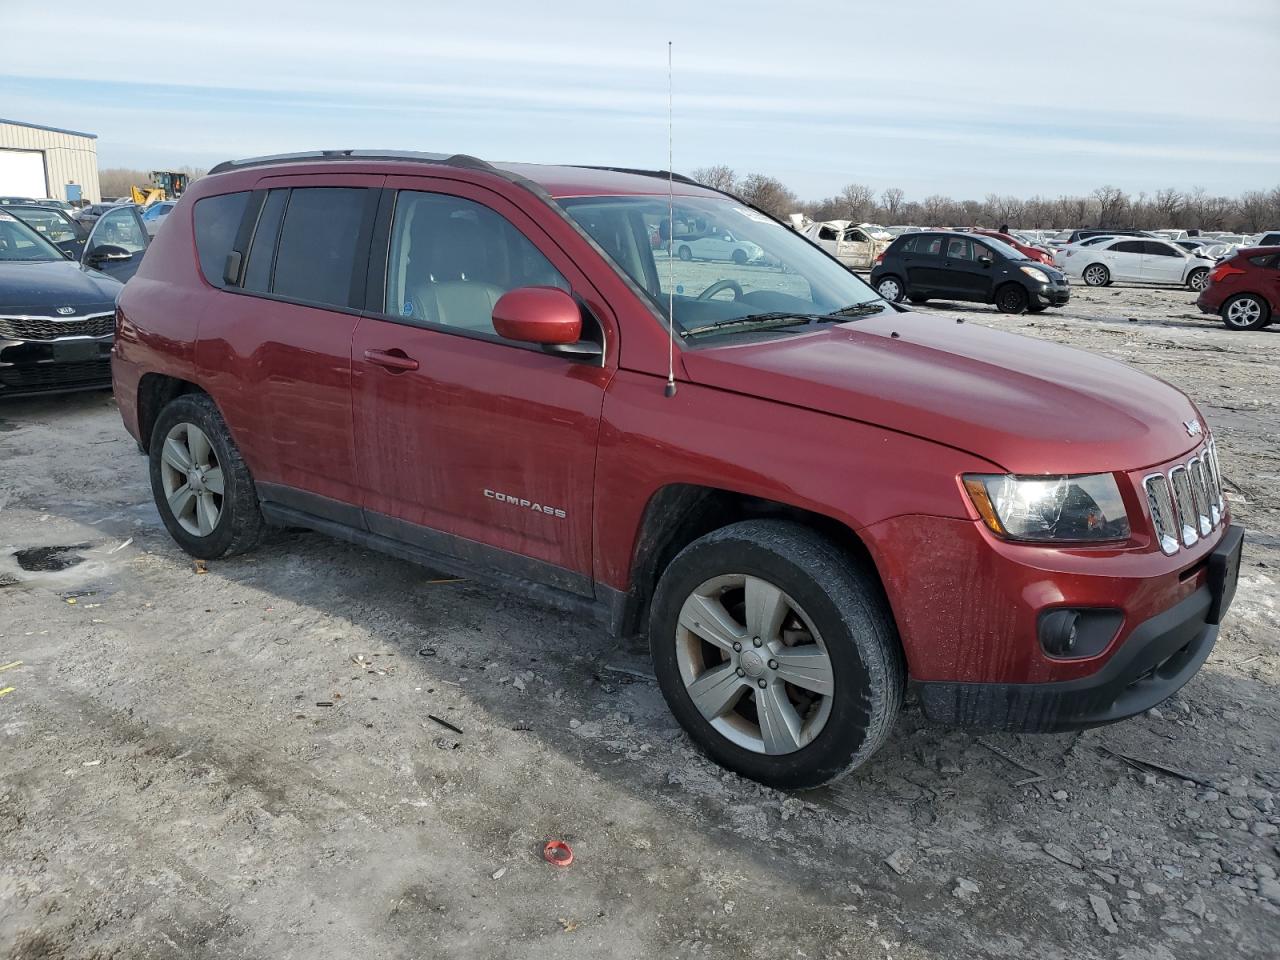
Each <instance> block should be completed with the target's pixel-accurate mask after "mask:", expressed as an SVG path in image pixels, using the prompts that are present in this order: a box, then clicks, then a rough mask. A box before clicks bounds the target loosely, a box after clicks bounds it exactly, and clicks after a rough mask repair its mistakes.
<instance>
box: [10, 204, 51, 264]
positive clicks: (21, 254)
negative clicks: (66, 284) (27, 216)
mask: <svg viewBox="0 0 1280 960" xmlns="http://www.w3.org/2000/svg"><path fill="white" fill-rule="evenodd" d="M61 259H63V256H62V251H60V250H59V249H58V248H57V247H55V246H53V245H52V244H50V243H49V242H48V241H47V240H45V239H43V238H42V237H41V236H40V234H38V233H36V232H35V231H34V230H32V229H31V228H30V227H29V226H27V225H26V224H25V223H23V222H22V221H20V220H18V219H16V218H15V217H11V216H10V215H9V214H7V213H0V261H4V260H61Z"/></svg>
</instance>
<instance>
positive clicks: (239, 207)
mask: <svg viewBox="0 0 1280 960" xmlns="http://www.w3.org/2000/svg"><path fill="white" fill-rule="evenodd" d="M248 202H249V193H248V191H245V192H244V193H225V194H223V195H221V196H218V197H205V198H204V199H203V200H198V201H197V202H196V206H195V210H194V212H193V213H192V218H193V219H194V221H195V231H196V252H197V253H198V254H199V256H200V272H201V273H203V274H204V278H205V279H206V280H208V281H209V282H210V283H211V284H213V285H214V286H215V287H225V286H226V285H227V284H226V281H225V280H224V279H223V273H224V269H225V267H226V264H227V254H229V253H230V252H231V247H232V245H233V244H234V243H235V242H236V231H238V230H239V229H240V218H241V217H243V216H244V208H245V204H247V203H248Z"/></svg>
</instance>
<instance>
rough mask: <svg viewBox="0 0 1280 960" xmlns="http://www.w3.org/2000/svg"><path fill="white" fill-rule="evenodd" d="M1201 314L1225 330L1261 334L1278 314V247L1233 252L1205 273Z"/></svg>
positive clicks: (1279, 266)
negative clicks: (1219, 321)
mask: <svg viewBox="0 0 1280 960" xmlns="http://www.w3.org/2000/svg"><path fill="white" fill-rule="evenodd" d="M1196 306H1197V307H1199V308H1200V312H1201V313H1216V314H1217V315H1218V316H1220V317H1221V318H1222V322H1223V323H1224V324H1225V325H1226V327H1227V329H1228V330H1261V329H1262V328H1263V327H1266V326H1269V325H1270V324H1271V321H1272V320H1274V319H1275V315H1276V312H1277V311H1280V247H1251V248H1248V249H1245V250H1240V251H1237V253H1236V255H1235V256H1233V257H1231V259H1229V260H1223V261H1222V263H1220V264H1218V265H1217V266H1216V267H1214V268H1213V270H1212V271H1211V272H1210V273H1209V285H1208V286H1206V287H1205V288H1204V289H1203V290H1202V291H1200V296H1199V298H1198V299H1197V300H1196Z"/></svg>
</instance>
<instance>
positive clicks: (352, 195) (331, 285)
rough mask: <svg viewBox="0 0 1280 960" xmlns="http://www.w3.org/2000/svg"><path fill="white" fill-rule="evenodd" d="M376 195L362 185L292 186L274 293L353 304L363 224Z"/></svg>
mask: <svg viewBox="0 0 1280 960" xmlns="http://www.w3.org/2000/svg"><path fill="white" fill-rule="evenodd" d="M371 195H372V194H371V191H369V190H367V189H365V188H363V187H306V188H302V189H295V190H291V191H290V193H289V203H288V206H287V207H286V208H285V214H284V223H283V225H282V226H281V228H280V243H279V247H278V249H277V250H276V263H275V271H274V272H273V274H272V278H271V292H272V293H274V294H275V295H276V296H280V297H286V298H288V299H290V300H301V301H303V302H306V303H315V304H323V305H326V306H334V307H350V306H352V305H353V304H352V299H351V287H352V278H353V276H354V274H355V268H356V258H357V255H358V253H359V250H358V248H359V246H360V237H361V234H362V232H363V231H362V230H361V224H362V223H363V221H364V215H365V210H366V207H367V206H368V204H369V200H370V197H371Z"/></svg>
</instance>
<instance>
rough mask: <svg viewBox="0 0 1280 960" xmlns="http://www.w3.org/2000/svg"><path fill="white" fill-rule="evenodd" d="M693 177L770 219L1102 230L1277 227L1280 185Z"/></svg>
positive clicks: (719, 171)
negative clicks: (820, 182)
mask: <svg viewBox="0 0 1280 960" xmlns="http://www.w3.org/2000/svg"><path fill="white" fill-rule="evenodd" d="M690 176H691V177H692V178H693V179H694V180H696V181H698V183H701V184H704V185H706V186H708V187H713V188H715V189H717V190H723V191H725V192H726V193H731V194H733V195H734V196H736V197H740V198H741V199H742V200H745V201H746V202H747V203H750V204H753V205H755V206H757V207H759V208H760V209H761V210H764V211H766V212H767V213H771V214H773V215H774V216H775V217H779V218H782V219H785V218H786V216H787V215H788V214H791V213H804V214H807V215H808V216H810V217H812V218H813V219H814V220H853V221H855V222H858V223H863V222H872V223H881V224H886V225H888V224H903V223H906V224H914V225H917V226H921V227H948V226H979V225H981V226H988V227H998V226H1000V225H1001V224H1009V225H1010V226H1013V227H1015V228H1020V229H1024V230H1033V229H1037V228H1047V227H1063V228H1067V227H1073V228H1074V227H1102V228H1104V229H1131V230H1151V229H1158V228H1161V227H1176V228H1180V229H1184V230H1191V229H1197V230H1230V231H1233V232H1235V233H1257V232H1259V231H1261V230H1267V229H1280V186H1276V187H1273V188H1272V189H1271V190H1265V191H1264V190H1246V191H1245V192H1244V193H1241V194H1240V195H1239V196H1236V197H1226V196H1214V195H1212V194H1210V193H1208V192H1207V191H1206V190H1205V189H1204V188H1203V187H1195V188H1193V189H1191V190H1188V191H1181V190H1178V189H1176V188H1174V187H1167V188H1165V189H1163V190H1157V191H1156V192H1155V193H1153V194H1148V193H1145V192H1143V193H1139V194H1137V195H1136V196H1133V195H1131V194H1128V193H1126V192H1125V191H1123V190H1121V189H1120V188H1119V187H1113V186H1109V185H1108V186H1103V187H1098V188H1097V189H1096V190H1094V191H1092V192H1091V193H1089V194H1087V195H1084V196H1067V195H1062V196H1058V197H1044V196H1039V195H1037V196H1034V197H1030V198H1026V199H1023V198H1020V197H1014V196H1007V195H1000V194H996V193H989V194H987V195H986V196H985V197H984V198H983V199H981V200H953V199H952V198H951V197H944V196H942V195H941V194H936V193H935V194H930V195H929V196H927V197H925V198H923V199H922V200H908V199H907V196H906V194H905V192H903V191H902V190H900V189H898V188H897V187H890V188H888V189H887V190H882V191H880V193H879V194H877V193H876V192H875V191H874V190H872V189H871V188H870V187H868V186H866V185H865V184H861V183H850V184H848V185H847V186H846V187H845V188H844V189H843V190H841V191H840V192H839V193H838V194H836V195H835V196H833V197H827V198H825V199H823V200H800V199H799V198H798V197H797V196H796V194H795V193H794V192H793V191H792V190H791V189H789V188H788V187H787V185H786V184H784V183H783V182H782V181H780V180H778V179H777V178H775V177H771V176H768V175H767V174H763V173H752V174H748V175H746V176H743V177H739V176H738V175H737V173H736V172H735V171H734V170H733V168H732V167H728V166H724V165H718V166H713V167H699V168H698V169H697V170H694V171H693V172H692V173H691V174H690Z"/></svg>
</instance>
